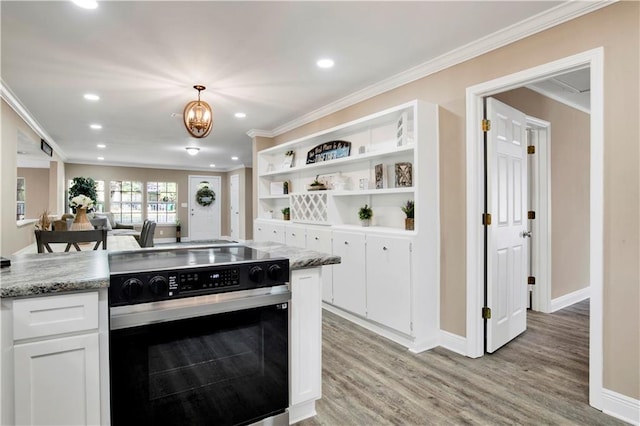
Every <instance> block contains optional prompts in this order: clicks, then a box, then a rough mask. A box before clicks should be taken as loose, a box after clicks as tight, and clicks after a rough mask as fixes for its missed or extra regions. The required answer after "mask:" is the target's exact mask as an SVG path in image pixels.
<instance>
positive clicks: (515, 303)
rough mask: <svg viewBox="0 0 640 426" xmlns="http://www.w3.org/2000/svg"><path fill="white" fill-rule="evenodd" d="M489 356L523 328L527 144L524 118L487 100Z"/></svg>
mask: <svg viewBox="0 0 640 426" xmlns="http://www.w3.org/2000/svg"><path fill="white" fill-rule="evenodd" d="M487 118H488V119H489V120H491V129H490V130H489V131H488V132H487V154H488V155H487V163H488V164H487V179H488V180H487V182H488V183H487V186H488V188H487V205H488V209H489V213H490V214H491V217H492V223H491V225H490V226H489V230H488V233H487V238H488V241H487V268H488V273H487V277H488V283H487V306H488V307H489V308H490V309H491V318H489V319H488V320H487V324H486V327H487V352H494V351H496V350H497V349H498V348H500V347H501V346H503V345H504V344H506V343H507V342H509V341H510V340H512V339H513V338H515V337H516V336H518V335H519V334H521V333H522V332H524V331H525V330H526V328H527V275H528V266H527V265H528V242H527V241H526V238H527V236H528V235H529V234H528V230H527V158H526V157H527V139H526V116H525V114H524V113H522V112H520V111H518V110H516V109H514V108H511V107H510V106H508V105H505V104H503V103H501V102H499V101H497V100H495V99H492V98H488V99H487Z"/></svg>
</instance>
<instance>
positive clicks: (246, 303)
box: [109, 285, 291, 330]
mask: <svg viewBox="0 0 640 426" xmlns="http://www.w3.org/2000/svg"><path fill="white" fill-rule="evenodd" d="M290 299H291V292H290V291H289V289H288V287H287V286H286V285H282V286H277V287H270V288H266V289H260V290H250V291H238V292H230V293H221V294H215V295H209V296H197V297H186V298H183V299H175V300H165V301H162V302H151V303H142V304H138V305H128V306H118V307H114V308H111V309H110V324H109V328H110V329H111V330H119V329H123V328H131V327H137V326H141V325H148V324H154V323H162V322H169V321H176V320H180V319H187V318H193V317H200V316H205V315H213V314H220V313H224V312H234V311H241V310H245V309H251V308H258V307H262V306H271V305H278V304H281V303H287V302H288V301H289V300H290Z"/></svg>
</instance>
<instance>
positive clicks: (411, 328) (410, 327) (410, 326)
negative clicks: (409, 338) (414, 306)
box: [409, 322, 413, 331]
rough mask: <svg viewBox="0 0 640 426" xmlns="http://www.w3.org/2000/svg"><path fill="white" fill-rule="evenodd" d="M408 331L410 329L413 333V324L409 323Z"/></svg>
mask: <svg viewBox="0 0 640 426" xmlns="http://www.w3.org/2000/svg"><path fill="white" fill-rule="evenodd" d="M409 329H410V330H411V331H413V322H410V323H409Z"/></svg>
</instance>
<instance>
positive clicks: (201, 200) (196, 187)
mask: <svg viewBox="0 0 640 426" xmlns="http://www.w3.org/2000/svg"><path fill="white" fill-rule="evenodd" d="M220 181H221V179H220V176H189V240H190V241H204V240H216V239H219V238H220V228H221V217H220V214H221V209H220V203H221V202H222V201H221V200H222V194H221V192H220V188H221V182H220Z"/></svg>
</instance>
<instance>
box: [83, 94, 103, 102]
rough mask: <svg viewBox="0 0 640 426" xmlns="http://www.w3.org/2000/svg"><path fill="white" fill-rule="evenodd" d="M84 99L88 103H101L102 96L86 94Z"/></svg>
mask: <svg viewBox="0 0 640 426" xmlns="http://www.w3.org/2000/svg"><path fill="white" fill-rule="evenodd" d="M84 98H85V99H86V100H88V101H99V100H100V96H98V95H96V94H93V93H85V94H84Z"/></svg>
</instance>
